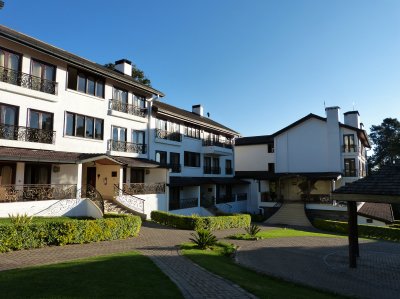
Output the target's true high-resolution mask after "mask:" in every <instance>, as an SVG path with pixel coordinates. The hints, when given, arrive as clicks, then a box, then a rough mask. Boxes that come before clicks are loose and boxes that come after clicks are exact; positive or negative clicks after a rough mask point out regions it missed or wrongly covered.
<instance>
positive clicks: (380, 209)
mask: <svg viewBox="0 0 400 299" xmlns="http://www.w3.org/2000/svg"><path fill="white" fill-rule="evenodd" d="M357 213H358V214H359V215H361V216H364V217H367V218H372V219H376V220H379V221H383V222H385V223H392V222H393V220H394V218H393V210H392V205H390V204H388V203H374V202H366V203H364V204H363V205H362V207H361V208H360V209H359V210H358V212H357Z"/></svg>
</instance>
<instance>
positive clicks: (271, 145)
mask: <svg viewBox="0 0 400 299" xmlns="http://www.w3.org/2000/svg"><path fill="white" fill-rule="evenodd" d="M273 152H275V148H274V144H273V143H268V153H273Z"/></svg>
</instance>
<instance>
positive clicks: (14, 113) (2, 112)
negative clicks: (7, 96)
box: [0, 104, 19, 140]
mask: <svg viewBox="0 0 400 299" xmlns="http://www.w3.org/2000/svg"><path fill="white" fill-rule="evenodd" d="M18 112H19V108H18V107H16V106H11V105H5V104H0V128H1V131H0V138H1V139H11V140H16V139H17V137H18V134H17V130H16V128H15V126H17V125H18Z"/></svg>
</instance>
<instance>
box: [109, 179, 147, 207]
mask: <svg viewBox="0 0 400 299" xmlns="http://www.w3.org/2000/svg"><path fill="white" fill-rule="evenodd" d="M124 189H125V188H124ZM114 195H115V201H116V202H117V203H119V204H122V205H123V206H125V207H127V208H129V209H131V210H134V211H136V212H139V213H143V214H144V205H145V200H144V199H142V198H139V197H137V196H134V195H132V194H128V193H126V192H125V191H124V190H121V189H120V188H119V187H118V185H114Z"/></svg>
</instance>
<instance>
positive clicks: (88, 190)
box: [78, 184, 104, 214]
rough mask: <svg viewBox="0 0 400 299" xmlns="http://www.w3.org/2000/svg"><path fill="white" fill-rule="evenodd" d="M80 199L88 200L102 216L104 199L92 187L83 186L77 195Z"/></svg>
mask: <svg viewBox="0 0 400 299" xmlns="http://www.w3.org/2000/svg"><path fill="white" fill-rule="evenodd" d="M78 194H79V195H80V196H81V198H89V199H90V200H91V201H93V203H94V204H95V205H96V206H98V207H99V209H100V210H101V212H102V213H103V214H104V199H103V196H101V194H100V192H99V191H98V190H97V189H96V188H95V187H93V186H92V185H90V184H88V185H83V186H82V188H81V189H80V192H79V193H78Z"/></svg>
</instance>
